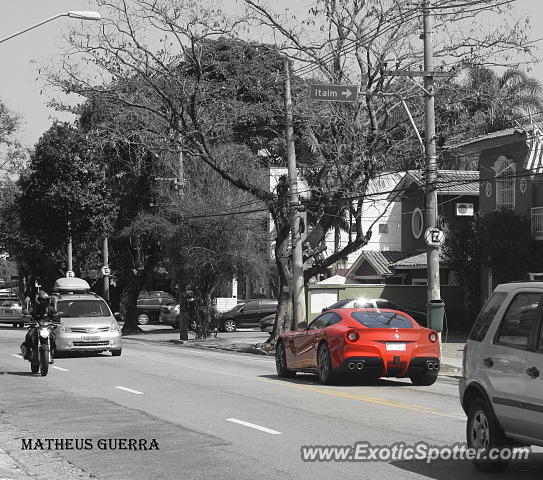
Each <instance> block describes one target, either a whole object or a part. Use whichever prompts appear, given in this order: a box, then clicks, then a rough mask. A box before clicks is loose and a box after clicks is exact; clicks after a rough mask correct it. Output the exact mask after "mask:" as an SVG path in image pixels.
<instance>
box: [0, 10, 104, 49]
mask: <svg viewBox="0 0 543 480" xmlns="http://www.w3.org/2000/svg"><path fill="white" fill-rule="evenodd" d="M60 17H70V18H75V19H77V20H100V19H101V18H102V16H101V15H100V14H99V13H98V12H85V11H69V12H64V13H58V14H56V15H54V16H53V17H51V18H48V19H47V20H44V21H43V22H40V23H36V25H32V26H31V27H28V28H25V29H24V30H21V31H19V32H17V33H14V34H12V35H10V36H9V37H5V38H2V39H0V43H3V42H5V41H6V40H9V39H10V38H13V37H16V36H18V35H21V34H22V33H25V32H28V31H29V30H32V29H34V28H36V27H39V26H40V25H43V24H44V23H48V22H51V21H52V20H55V19H57V18H60Z"/></svg>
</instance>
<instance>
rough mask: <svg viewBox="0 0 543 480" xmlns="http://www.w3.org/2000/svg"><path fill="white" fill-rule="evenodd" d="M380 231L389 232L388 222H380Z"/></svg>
mask: <svg viewBox="0 0 543 480" xmlns="http://www.w3.org/2000/svg"><path fill="white" fill-rule="evenodd" d="M379 233H388V223H380V224H379Z"/></svg>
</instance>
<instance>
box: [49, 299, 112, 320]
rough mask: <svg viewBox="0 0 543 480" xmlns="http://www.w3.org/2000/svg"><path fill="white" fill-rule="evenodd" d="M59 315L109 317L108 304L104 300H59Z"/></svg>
mask: <svg viewBox="0 0 543 480" xmlns="http://www.w3.org/2000/svg"><path fill="white" fill-rule="evenodd" d="M57 311H58V315H59V317H67V318H77V317H109V316H110V315H111V313H110V311H109V308H108V306H107V305H106V303H105V302H104V301H102V300H71V301H68V300H59V301H58V302H57Z"/></svg>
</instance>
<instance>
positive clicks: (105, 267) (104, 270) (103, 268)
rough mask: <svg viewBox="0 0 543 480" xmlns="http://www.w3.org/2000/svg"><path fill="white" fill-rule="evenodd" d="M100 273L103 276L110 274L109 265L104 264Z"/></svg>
mask: <svg viewBox="0 0 543 480" xmlns="http://www.w3.org/2000/svg"><path fill="white" fill-rule="evenodd" d="M102 275H103V276H104V277H109V276H110V275H111V270H110V269H109V267H108V266H107V265H104V266H103V267H102Z"/></svg>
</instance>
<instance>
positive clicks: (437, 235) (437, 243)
mask: <svg viewBox="0 0 543 480" xmlns="http://www.w3.org/2000/svg"><path fill="white" fill-rule="evenodd" d="M424 240H426V245H428V246H429V247H441V245H443V243H444V242H445V233H444V232H443V230H440V229H439V228H437V227H431V228H427V229H426V231H425V232H424Z"/></svg>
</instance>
